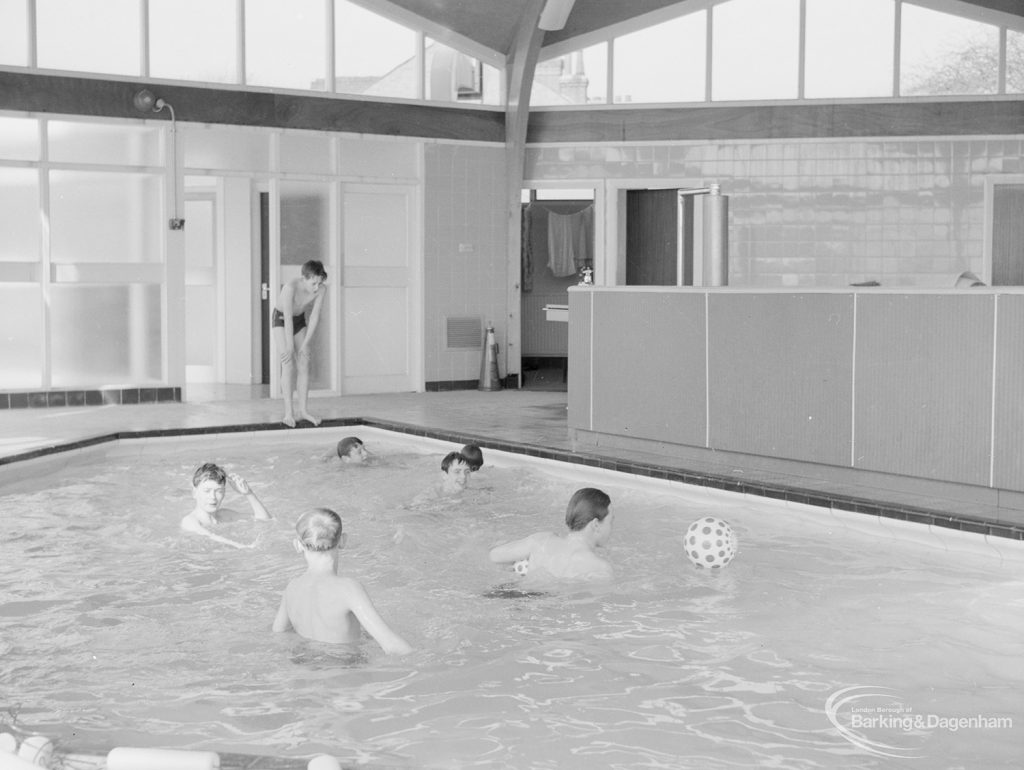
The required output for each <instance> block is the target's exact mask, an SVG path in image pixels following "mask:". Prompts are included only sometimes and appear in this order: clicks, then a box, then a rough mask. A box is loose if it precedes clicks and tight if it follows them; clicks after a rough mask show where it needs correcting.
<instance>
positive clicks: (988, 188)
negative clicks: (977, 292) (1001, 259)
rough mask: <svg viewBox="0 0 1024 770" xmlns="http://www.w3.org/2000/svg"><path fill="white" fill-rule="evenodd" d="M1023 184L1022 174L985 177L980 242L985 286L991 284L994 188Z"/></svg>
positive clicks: (982, 275) (982, 276)
mask: <svg viewBox="0 0 1024 770" xmlns="http://www.w3.org/2000/svg"><path fill="white" fill-rule="evenodd" d="M1004 184H1008V185H1018V186H1019V185H1024V174H990V175H988V176H986V177H985V206H984V217H985V227H984V236H983V243H982V261H981V276H979V277H980V278H981V280H982V282H983V283H984V284H985V285H986V286H991V285H992V269H993V265H992V261H993V253H992V251H993V241H994V240H995V232H994V228H995V194H996V191H995V188H996V186H998V185H1004Z"/></svg>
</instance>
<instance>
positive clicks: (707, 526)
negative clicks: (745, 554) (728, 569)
mask: <svg viewBox="0 0 1024 770" xmlns="http://www.w3.org/2000/svg"><path fill="white" fill-rule="evenodd" d="M685 545H686V555H687V556H688V557H689V559H690V561H692V562H693V563H694V564H695V565H697V566H698V567H710V568H711V569H717V568H721V567H724V566H725V565H726V564H728V563H729V562H731V561H732V557H733V556H735V555H736V546H737V542H736V533H735V532H733V531H732V527H730V526H729V524H728V523H727V522H724V521H722V520H721V519H716V518H715V517H714V516H705V517H704V518H702V519H697V520H696V521H695V522H693V524H691V525H690V528H689V529H688V530H686V541H685Z"/></svg>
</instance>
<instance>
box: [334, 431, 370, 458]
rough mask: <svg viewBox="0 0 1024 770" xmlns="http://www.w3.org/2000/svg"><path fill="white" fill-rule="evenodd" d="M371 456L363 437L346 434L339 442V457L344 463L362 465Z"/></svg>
mask: <svg viewBox="0 0 1024 770" xmlns="http://www.w3.org/2000/svg"><path fill="white" fill-rule="evenodd" d="M369 456H370V455H369V453H368V452H367V451H366V446H365V445H364V444H363V440H362V439H361V438H357V437H356V436H346V437H345V438H343V439H342V440H341V441H339V442H338V457H340V458H341V461H342V462H343V463H351V464H353V465H362V464H363V463H365V462H366V459H367V458H368V457H369Z"/></svg>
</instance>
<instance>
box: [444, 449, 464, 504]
mask: <svg viewBox="0 0 1024 770" xmlns="http://www.w3.org/2000/svg"><path fill="white" fill-rule="evenodd" d="M471 471H472V469H471V468H470V467H469V463H468V462H466V458H465V457H464V456H463V455H462V453H461V452H449V453H448V454H446V455H445V456H444V459H443V460H441V473H443V474H444V476H443V477H442V478H441V486H440V487H439V488H438V494H439V495H457V494H459V493H460V492H462V491H463V490H464V489H465V488H466V483H467V482H468V481H469V474H470V473H471Z"/></svg>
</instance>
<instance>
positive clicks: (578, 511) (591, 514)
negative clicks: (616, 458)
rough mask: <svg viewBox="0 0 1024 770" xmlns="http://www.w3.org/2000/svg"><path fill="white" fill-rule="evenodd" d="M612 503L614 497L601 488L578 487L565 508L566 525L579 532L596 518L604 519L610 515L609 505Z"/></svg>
mask: <svg viewBox="0 0 1024 770" xmlns="http://www.w3.org/2000/svg"><path fill="white" fill-rule="evenodd" d="M611 504H612V499H611V498H610V497H608V495H606V494H605V493H604V492H602V491H601V490H600V489H595V488H594V487H584V488H583V489H577V490H576V492H575V493H574V494H573V496H572V497H570V498H569V505H568V506H566V509H565V523H566V526H568V527H569V529H570V530H571V531H573V532H578V531H579V530H581V529H583V528H584V527H585V526H587V525H588V524H589V523H590V522H592V521H593V520H594V519H597V520H598V521H604V519H605V517H606V516H607V515H608V506H609V505H611Z"/></svg>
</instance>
